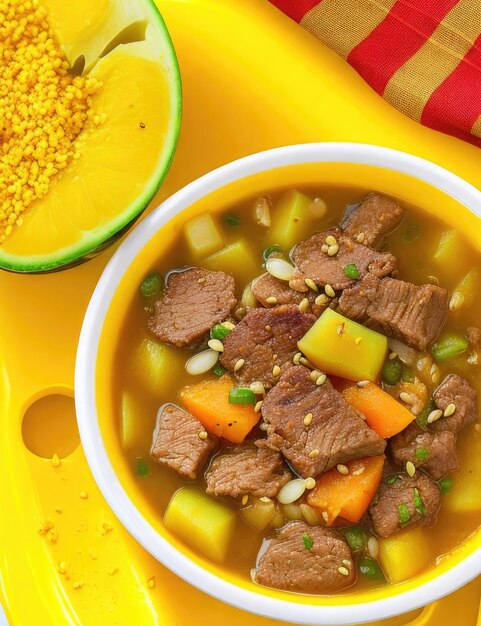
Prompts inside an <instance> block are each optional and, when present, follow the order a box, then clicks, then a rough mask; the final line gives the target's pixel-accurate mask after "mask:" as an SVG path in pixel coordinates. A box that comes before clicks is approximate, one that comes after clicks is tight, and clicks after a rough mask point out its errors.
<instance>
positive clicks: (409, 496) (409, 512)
mask: <svg viewBox="0 0 481 626" xmlns="http://www.w3.org/2000/svg"><path fill="white" fill-rule="evenodd" d="M440 504H441V494H440V491H439V487H438V485H437V484H436V483H435V482H434V481H432V480H431V479H430V478H429V477H428V476H426V474H423V473H422V472H416V474H415V475H414V476H413V477H412V478H410V477H409V476H407V474H394V475H392V476H388V477H387V478H386V479H384V481H383V482H382V483H381V485H380V487H379V489H378V490H377V494H376V495H375V496H374V500H373V502H372V504H371V506H370V507H369V512H370V514H371V520H372V525H373V528H374V531H375V533H376V534H377V535H379V536H380V537H391V535H395V534H396V533H398V532H400V531H401V530H404V529H405V528H407V527H408V526H409V527H413V526H432V525H433V524H435V523H436V517H437V514H438V510H439V506H440Z"/></svg>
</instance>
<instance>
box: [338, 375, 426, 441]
mask: <svg viewBox="0 0 481 626" xmlns="http://www.w3.org/2000/svg"><path fill="white" fill-rule="evenodd" d="M343 395H344V397H345V398H346V400H347V402H349V404H350V405H351V406H353V407H354V408H355V409H356V410H357V411H360V412H361V413H362V414H363V415H364V417H365V418H366V422H367V424H368V425H369V426H370V427H371V428H372V429H373V430H375V431H376V432H377V434H378V435H379V436H380V437H383V438H384V439H387V438H388V437H392V436H393V435H396V434H397V433H399V432H401V430H404V429H405V428H406V426H408V425H409V424H410V423H411V422H412V421H413V419H414V417H415V416H414V415H413V414H412V413H411V411H409V410H408V409H406V407H405V406H403V405H402V404H401V403H400V402H398V401H397V400H395V399H394V398H393V397H392V396H390V395H389V394H388V393H386V392H385V391H383V390H382V389H381V388H380V387H378V386H377V385H375V384H373V383H368V384H367V385H366V386H365V387H358V386H354V387H349V389H345V390H344V391H343Z"/></svg>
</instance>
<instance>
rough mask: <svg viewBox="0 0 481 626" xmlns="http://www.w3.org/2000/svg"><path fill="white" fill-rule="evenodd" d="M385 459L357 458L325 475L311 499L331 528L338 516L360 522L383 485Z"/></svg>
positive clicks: (319, 479) (310, 496) (311, 494)
mask: <svg viewBox="0 0 481 626" xmlns="http://www.w3.org/2000/svg"><path fill="white" fill-rule="evenodd" d="M384 459H385V457H384V455H382V456H372V457H368V458H365V459H356V460H354V461H350V462H349V463H347V464H346V465H345V466H338V467H337V468H334V469H332V470H330V471H329V472H326V473H325V474H321V475H320V476H319V477H318V478H317V480H316V486H315V487H314V489H313V490H312V491H310V492H309V494H308V496H307V502H308V504H310V505H311V506H313V507H316V508H318V509H320V510H321V513H322V517H323V518H324V519H325V521H326V523H327V524H328V525H329V526H331V525H332V524H333V523H334V522H335V521H336V519H337V518H338V517H342V518H343V519H346V520H348V521H349V522H353V523H355V522H358V521H359V520H360V519H361V517H362V516H363V515H364V513H365V511H366V510H367V507H368V506H369V504H370V503H371V500H372V499H373V498H374V495H375V493H376V491H377V488H378V486H379V483H380V482H381V478H382V470H383V467H384ZM345 468H347V470H348V472H346V470H345ZM339 469H342V471H343V472H344V473H341V472H340V471H339Z"/></svg>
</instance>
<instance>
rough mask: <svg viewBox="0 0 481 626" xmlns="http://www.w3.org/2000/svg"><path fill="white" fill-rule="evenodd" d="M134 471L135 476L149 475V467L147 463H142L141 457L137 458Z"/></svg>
mask: <svg viewBox="0 0 481 626" xmlns="http://www.w3.org/2000/svg"><path fill="white" fill-rule="evenodd" d="M136 471H137V476H148V475H149V467H148V465H147V463H146V462H145V461H144V459H143V457H141V456H138V457H137V458H136Z"/></svg>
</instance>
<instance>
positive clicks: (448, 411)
mask: <svg viewBox="0 0 481 626" xmlns="http://www.w3.org/2000/svg"><path fill="white" fill-rule="evenodd" d="M455 411H456V405H455V404H454V403H453V402H450V403H449V404H448V406H447V407H446V408H445V409H444V413H443V415H444V417H451V415H452V414H453V413H454V412H455Z"/></svg>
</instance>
